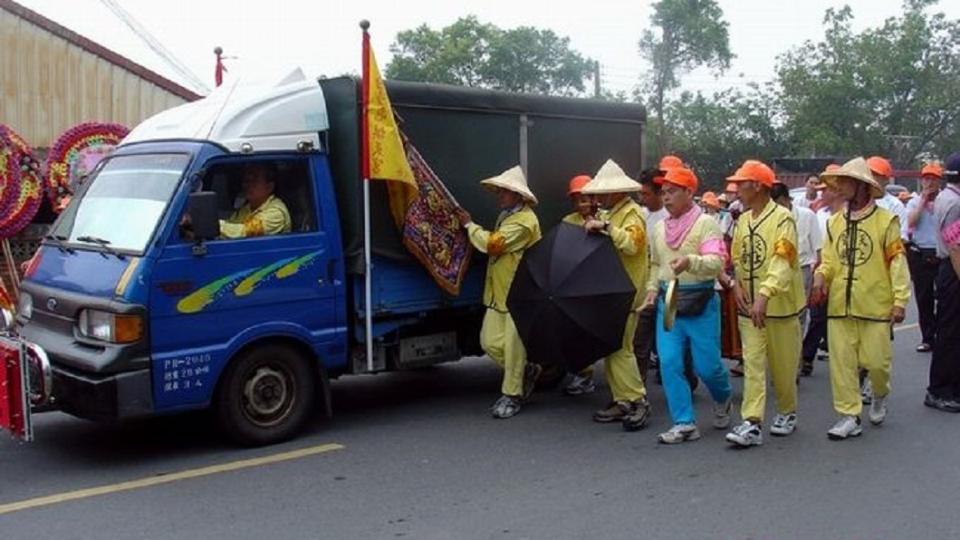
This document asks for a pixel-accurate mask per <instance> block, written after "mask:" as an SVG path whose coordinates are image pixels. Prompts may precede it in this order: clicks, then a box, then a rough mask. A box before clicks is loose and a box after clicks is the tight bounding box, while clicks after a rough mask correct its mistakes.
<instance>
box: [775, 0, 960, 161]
mask: <svg viewBox="0 0 960 540" xmlns="http://www.w3.org/2000/svg"><path fill="white" fill-rule="evenodd" d="M936 3H937V1H936V0H906V1H905V2H904V4H903V13H902V14H901V15H900V16H898V17H893V18H889V19H887V20H886V21H885V22H884V23H883V24H882V25H880V26H879V27H876V28H870V29H867V30H865V31H863V32H860V33H855V32H853V31H852V30H851V22H852V19H853V14H852V12H851V11H850V9H849V8H848V7H845V8H843V9H840V10H833V9H831V10H828V11H827V12H826V15H825V17H824V22H825V26H826V32H825V37H824V39H823V41H821V42H818V43H813V42H807V43H805V44H803V45H801V46H800V47H797V48H795V49H794V50H791V51H789V52H788V53H786V54H784V55H782V56H781V57H780V61H779V65H778V70H777V81H778V84H779V86H780V104H781V107H782V112H783V114H784V115H785V117H786V119H787V120H786V123H785V127H786V129H787V132H788V133H789V136H790V139H791V142H792V146H793V147H794V149H795V150H796V151H797V152H799V153H804V154H806V153H809V154H848V155H852V154H871V153H880V154H884V155H889V156H891V157H893V158H894V159H895V161H897V162H899V163H900V164H901V165H909V164H911V162H913V161H914V160H915V157H916V156H917V155H918V154H920V153H921V152H931V153H933V154H939V155H944V154H945V153H947V152H949V151H951V150H953V149H955V148H956V146H957V144H958V143H960V127H958V125H960V122H958V120H960V90H958V88H960V40H957V36H958V35H960V21H955V20H948V19H947V18H946V17H945V16H944V15H943V14H942V13H929V9H930V7H931V6H934V5H935V4H936Z"/></svg>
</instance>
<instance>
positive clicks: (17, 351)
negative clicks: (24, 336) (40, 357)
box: [0, 338, 33, 441]
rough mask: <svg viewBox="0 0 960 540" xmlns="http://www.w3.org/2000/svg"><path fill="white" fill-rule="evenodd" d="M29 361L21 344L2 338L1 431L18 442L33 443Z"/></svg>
mask: <svg viewBox="0 0 960 540" xmlns="http://www.w3.org/2000/svg"><path fill="white" fill-rule="evenodd" d="M26 362H27V355H26V354H25V350H24V347H23V345H22V344H21V343H20V342H18V341H15V340H11V339H7V338H0V429H6V430H8V431H10V433H11V434H12V435H13V436H14V437H15V438H17V439H20V440H23V441H30V440H32V439H33V429H32V425H31V422H30V403H29V398H28V393H29V384H28V382H27V369H26Z"/></svg>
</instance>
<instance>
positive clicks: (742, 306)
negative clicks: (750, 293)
mask: <svg viewBox="0 0 960 540" xmlns="http://www.w3.org/2000/svg"><path fill="white" fill-rule="evenodd" d="M733 298H734V299H735V300H736V301H737V310H738V311H740V313H743V314H744V315H749V314H750V302H749V301H748V300H747V293H746V292H744V290H743V287H741V286H740V284H739V283H737V282H736V281H734V282H733Z"/></svg>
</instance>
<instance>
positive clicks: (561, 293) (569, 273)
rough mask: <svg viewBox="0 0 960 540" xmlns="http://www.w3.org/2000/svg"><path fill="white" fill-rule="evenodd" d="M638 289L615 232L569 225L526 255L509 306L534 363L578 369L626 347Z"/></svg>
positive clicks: (553, 233) (563, 224)
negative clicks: (611, 235)
mask: <svg viewBox="0 0 960 540" xmlns="http://www.w3.org/2000/svg"><path fill="white" fill-rule="evenodd" d="M636 292H637V291H636V289H635V288H634V286H633V283H632V282H631V281H630V277H629V276H628V275H627V273H626V271H625V270H624V268H623V264H622V263H621V262H620V258H619V257H618V256H617V251H616V248H614V247H613V243H612V242H611V241H610V238H609V237H607V236H606V235H601V234H588V233H587V232H586V231H585V230H584V229H583V228H582V227H577V226H576V225H571V224H569V223H561V224H560V225H558V226H556V227H554V228H553V229H552V230H551V231H550V232H548V233H547V234H546V236H544V237H543V239H542V240H540V242H538V243H537V244H536V245H534V246H533V247H532V248H530V249H528V250H527V251H526V252H525V253H524V254H523V258H522V259H521V260H520V267H519V268H518V269H517V275H516V277H515V278H514V280H513V285H512V286H511V287H510V292H509V294H508V295H507V307H508V308H510V313H511V314H512V315H513V321H514V323H515V324H516V326H517V331H518V332H519V334H520V339H521V340H523V344H524V346H525V347H526V349H527V357H528V358H529V360H530V361H531V362H534V363H537V364H543V365H560V366H562V367H563V368H565V369H566V370H567V371H569V372H571V373H574V372H578V371H580V370H581V369H583V368H585V367H586V366H589V365H590V364H592V363H593V362H595V361H596V360H598V359H600V358H602V357H604V356H607V355H609V354H611V353H613V352H616V351H617V350H619V349H620V346H621V344H622V342H623V329H624V326H625V325H626V322H627V316H628V315H629V313H630V309H631V307H632V305H633V299H634V296H635V295H636Z"/></svg>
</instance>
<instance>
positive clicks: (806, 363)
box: [800, 358, 813, 377]
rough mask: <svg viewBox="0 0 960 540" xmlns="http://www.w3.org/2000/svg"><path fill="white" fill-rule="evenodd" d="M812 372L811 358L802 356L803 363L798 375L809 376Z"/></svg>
mask: <svg viewBox="0 0 960 540" xmlns="http://www.w3.org/2000/svg"><path fill="white" fill-rule="evenodd" d="M812 374H813V358H809V359H808V358H804V359H803V365H802V366H800V375H801V376H803V377H809V376H810V375H812Z"/></svg>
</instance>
